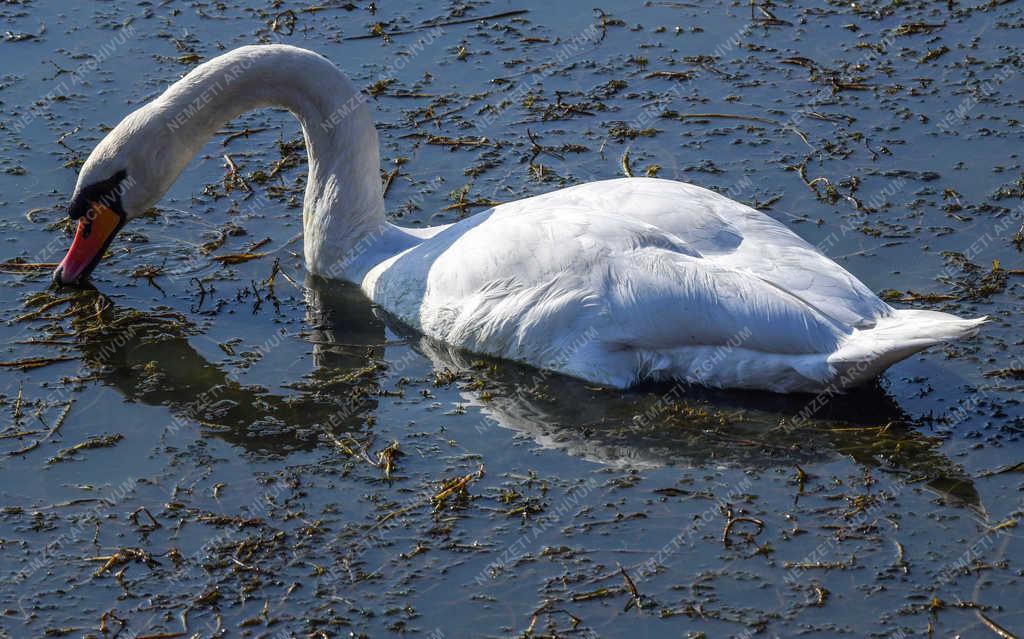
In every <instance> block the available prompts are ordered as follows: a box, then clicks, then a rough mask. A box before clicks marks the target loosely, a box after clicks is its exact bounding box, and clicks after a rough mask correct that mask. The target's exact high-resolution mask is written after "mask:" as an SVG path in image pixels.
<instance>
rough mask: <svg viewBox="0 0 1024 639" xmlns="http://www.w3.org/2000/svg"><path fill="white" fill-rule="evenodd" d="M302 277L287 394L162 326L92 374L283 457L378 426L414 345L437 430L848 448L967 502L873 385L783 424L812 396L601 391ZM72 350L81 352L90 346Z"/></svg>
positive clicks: (798, 449) (653, 458)
mask: <svg viewBox="0 0 1024 639" xmlns="http://www.w3.org/2000/svg"><path fill="white" fill-rule="evenodd" d="M307 288H308V299H307V308H308V311H307V317H306V330H305V331H303V337H304V338H305V339H306V340H307V341H308V342H309V348H311V349H312V353H313V361H314V364H315V370H314V371H313V372H312V373H310V374H309V375H307V376H306V377H304V378H303V379H301V380H298V381H296V380H279V381H278V382H277V384H278V385H280V386H284V387H287V388H288V389H289V390H290V391H293V392H289V393H281V392H278V393H274V392H269V391H267V390H266V389H263V388H259V387H252V386H244V385H241V384H239V383H238V382H237V381H235V380H236V377H237V374H238V369H232V368H229V367H226V366H224V365H216V364H213V363H211V362H209V361H208V360H206V359H204V358H203V357H202V356H201V355H200V354H199V353H198V352H197V351H196V350H195V349H194V348H193V347H192V345H191V344H190V343H189V338H187V337H183V336H173V335H171V336H164V337H163V338H162V339H159V340H155V341H154V340H151V339H148V338H146V337H145V335H144V334H140V336H139V337H138V338H136V339H133V340H130V341H129V342H128V343H127V344H125V345H124V346H123V347H122V348H120V349H119V351H118V353H117V354H116V356H114V357H109V356H108V357H106V358H105V361H106V362H107V366H106V367H105V369H104V372H105V379H106V380H107V381H109V382H110V383H111V384H112V385H114V386H115V387H116V388H118V389H119V390H120V391H121V392H122V393H123V394H124V395H125V396H126V397H127V398H129V399H132V400H135V401H140V402H144V403H147V404H162V405H167V406H170V407H171V408H172V409H173V410H174V411H175V412H176V413H177V414H179V415H181V416H182V417H183V418H188V419H191V420H196V421H199V422H200V423H202V424H203V427H204V430H205V431H206V432H208V433H210V434H213V435H214V436H216V437H219V438H221V439H223V440H225V441H228V442H230V443H232V444H236V445H239V446H243V447H245V448H246V449H248V450H251V451H254V452H264V453H268V452H269V453H275V454H285V453H287V452H288V451H290V450H295V449H310V448H313V447H315V446H317V445H320V444H319V442H320V440H321V439H322V435H323V433H324V431H325V430H326V431H330V432H332V433H333V434H335V435H340V434H351V435H353V436H354V437H358V436H365V435H366V431H367V429H372V428H376V427H374V426H372V425H368V424H369V423H370V422H372V419H369V420H368V418H370V417H372V416H373V415H374V413H375V411H377V409H378V408H379V405H380V403H381V402H382V401H387V398H386V397H383V396H384V395H387V394H388V393H391V392H394V390H395V389H396V387H397V385H398V384H399V382H398V379H397V377H398V375H396V374H393V373H394V371H393V370H392V373H388V368H389V362H391V364H392V368H394V366H393V364H394V362H395V361H396V360H397V359H398V358H399V357H404V358H408V357H409V356H410V351H409V349H412V352H411V355H412V356H413V357H416V358H423V357H425V358H426V359H427V360H429V363H430V365H431V366H430V367H432V369H433V379H431V380H424V379H420V380H412V381H411V382H410V383H409V384H408V385H407V388H406V393H409V394H411V393H418V392H420V391H421V390H423V389H429V390H430V391H431V392H432V393H434V394H435V395H436V396H437V400H436V401H441V402H447V403H449V404H451V408H452V409H453V410H454V409H456V407H457V406H459V405H461V406H462V407H464V408H469V409H470V410H466V412H465V416H464V417H465V418H464V419H462V420H452V419H448V420H446V424H447V425H448V426H449V427H450V428H459V427H461V428H476V429H478V430H483V429H486V428H491V427H493V426H494V425H497V426H500V427H501V428H506V429H510V430H512V431H515V432H517V433H520V434H522V435H526V436H529V437H530V438H531V439H532V440H534V441H535V442H537V444H539V445H540V446H543V447H546V448H554V449H559V450H563V451H565V452H566V453H568V454H571V455H575V456H579V457H583V458H586V459H588V460H592V461H595V462H599V463H602V464H608V465H613V466H618V467H635V468H645V467H656V466H665V465H676V466H689V467H707V466H721V465H729V466H737V467H746V468H752V469H771V468H780V467H787V468H793V467H795V466H797V465H801V464H809V463H813V462H820V461H827V460H829V459H831V458H837V457H839V456H844V455H845V456H848V457H849V458H851V459H853V460H854V461H855V462H857V463H858V464H860V465H862V466H864V467H866V468H871V469H877V470H878V471H882V472H889V473H894V474H900V475H905V476H907V477H908V478H909V479H913V480H921V481H923V482H925V484H926V485H927V486H929V487H930V488H932V489H933V490H935V491H936V492H938V493H940V494H941V495H942V496H943V497H945V498H947V499H950V500H953V501H956V502H959V503H964V504H968V505H972V506H977V505H978V494H977V492H976V491H975V489H974V486H973V484H972V483H971V481H970V479H969V478H967V477H965V476H964V475H963V473H962V472H961V471H960V470H959V469H958V467H957V466H956V464H954V463H953V462H952V461H951V460H950V459H948V458H947V457H946V456H944V455H943V454H942V453H941V452H940V451H939V446H938V444H939V442H938V441H936V440H933V439H932V438H929V437H927V436H925V435H922V434H921V433H919V432H918V431H917V430H914V429H912V428H910V427H908V426H906V425H905V422H907V421H908V417H907V415H906V414H905V413H904V412H903V411H902V410H901V409H900V407H899V406H898V405H897V404H896V403H895V402H894V401H893V400H892V399H891V398H890V397H889V396H888V395H886V393H885V392H884V391H882V390H881V389H880V388H878V387H867V388H863V389H861V390H859V391H857V392H855V393H850V394H848V395H842V396H835V397H832V398H831V399H829V401H827V402H821V405H820V406H817V405H814V406H813V407H812V408H814V410H812V411H810V413H811V414H810V416H809V417H808V418H807V419H806V420H801V422H800V425H799V426H794V425H793V423H792V422H793V420H794V418H796V417H797V416H799V415H807V414H808V410H807V409H808V405H809V402H813V401H814V398H813V397H812V396H806V395H804V396H784V395H775V394H769V393H752V392H716V391H709V390H704V389H699V388H693V387H686V388H683V387H665V386H659V387H650V388H642V389H636V390H633V391H630V392H620V391H611V390H607V389H600V388H596V387H593V386H590V385H588V384H587V383H585V382H581V381H578V380H574V379H568V378H564V377H559V376H557V375H553V374H548V373H545V372H542V371H538V370H536V369H532V368H528V367H524V366H519V365H517V364H514V363H509V362H499V361H495V360H492V359H488V358H483V357H481V356H478V355H474V354H468V353H464V352H459V351H456V350H454V349H451V348H449V347H447V346H445V345H443V344H438V343H436V342H433V341H432V340H429V339H427V338H424V337H422V336H420V335H417V334H415V333H413V332H411V331H409V329H407V328H405V327H403V326H401V325H399V324H397V323H395V322H393V321H391V320H390V319H389V318H387V317H384V316H383V315H382V314H381V313H380V312H379V311H378V310H377V309H375V308H374V307H373V305H372V304H371V303H370V302H369V301H367V300H366V298H365V297H364V296H363V295H362V293H360V291H359V290H358V288H357V287H355V286H352V285H347V284H341V283H338V282H325V281H321V280H318V279H315V278H309V279H308V280H307ZM193 339H194V338H193ZM287 339H292V338H287ZM293 341H295V340H293ZM299 344H301V343H299ZM83 348H84V349H85V350H87V351H88V349H89V348H90V345H89V343H87V342H86V343H84V344H83ZM307 352H308V351H307ZM399 352H402V353H404V354H399ZM420 363H421V364H425V362H423V361H422V360H420ZM430 367H427V368H430ZM140 371H144V372H145V374H140ZM435 385H436V387H435ZM385 386H387V388H385ZM472 409H476V410H472ZM409 410H411V411H415V410H417V408H416V407H415V406H410V407H409ZM460 425H461V426H460Z"/></svg>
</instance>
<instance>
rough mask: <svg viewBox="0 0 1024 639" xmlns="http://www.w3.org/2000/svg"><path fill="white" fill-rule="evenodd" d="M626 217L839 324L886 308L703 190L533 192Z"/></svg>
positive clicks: (607, 187)
mask: <svg viewBox="0 0 1024 639" xmlns="http://www.w3.org/2000/svg"><path fill="white" fill-rule="evenodd" d="M544 197H548V198H551V201H553V202H554V201H566V200H568V201H572V202H573V203H574V204H575V205H576V206H580V207H586V208H590V209H591V210H595V211H602V212H605V213H610V214H618V215H622V216H628V217H630V218H633V219H636V220H640V221H643V222H646V223H648V224H651V225H652V226H655V227H657V228H659V229H661V230H663V231H665V232H668V233H671V234H672V235H674V236H676V237H678V238H680V239H681V240H683V241H684V242H686V243H687V244H688V245H689V246H691V247H693V248H694V249H696V250H698V251H700V253H701V254H702V255H703V256H704V257H705V258H706V259H708V260H710V261H713V262H715V263H717V264H720V265H723V266H728V267H731V268H734V269H737V270H741V271H746V272H748V273H750V274H753V275H756V276H757V277H759V278H760V279H762V280H764V281H766V282H768V283H770V284H772V285H774V286H776V287H778V288H780V289H782V290H784V291H786V292H787V293H789V294H790V295H794V296H797V297H800V298H801V299H802V300H804V301H805V302H806V303H807V304H809V305H811V306H813V307H814V308H815V309H817V310H818V312H820V313H822V314H824V315H827V316H828V317H831V318H833V319H834V320H836V321H838V322H840V323H842V324H845V325H847V326H851V327H856V328H868V327H870V326H873V325H874V323H875V319H877V318H879V317H887V316H889V315H891V314H892V309H891V308H890V307H889V306H888V305H887V304H886V303H885V302H883V301H882V300H880V299H879V298H878V297H877V296H876V295H875V294H874V293H873V292H872V291H871V290H870V289H868V288H867V287H866V286H865V285H864V284H862V283H861V282H860V281H859V280H858V279H857V278H855V277H854V276H853V275H851V274H850V273H849V272H847V271H846V270H845V269H843V268H842V267H841V266H839V265H838V264H836V263H835V262H833V261H832V260H830V259H828V258H827V257H826V256H824V255H822V254H821V252H819V251H818V250H817V249H816V248H815V247H813V246H811V245H810V244H808V243H807V242H806V241H804V240H803V239H802V238H801V237H799V236H798V235H797V234H796V233H794V232H792V231H790V230H789V229H788V228H786V227H785V226H784V225H783V224H781V223H779V222H777V221H776V220H774V219H772V218H771V217H769V216H767V215H765V214H763V213H761V212H759V211H757V210H755V209H752V208H750V207H749V206H746V205H744V204H740V203H739V202H736V201H734V200H731V199H729V198H727V197H725V196H722V195H719V194H717V193H714V192H712V191H709V190H707V189H704V188H701V187H698V186H694V185H692V184H686V183H683V182H675V181H672V180H659V179H647V178H628V179H619V180H608V181H604V182H593V183H590V184H584V185H580V186H577V187H572V188H570V189H565V190H563V191H557V192H555V193H551V194H547V195H546V196H541V198H544Z"/></svg>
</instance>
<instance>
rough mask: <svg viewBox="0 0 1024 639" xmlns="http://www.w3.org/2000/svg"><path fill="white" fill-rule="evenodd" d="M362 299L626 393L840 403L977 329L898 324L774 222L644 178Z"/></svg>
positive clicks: (487, 223)
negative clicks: (728, 393)
mask: <svg viewBox="0 0 1024 639" xmlns="http://www.w3.org/2000/svg"><path fill="white" fill-rule="evenodd" d="M363 288H364V290H365V291H366V292H367V294H368V295H370V296H371V297H372V298H373V299H374V301H376V302H377V303H378V304H380V305H381V306H383V307H384V308H386V309H388V310H389V311H391V312H392V313H394V314H395V315H397V316H398V317H399V318H401V319H402V320H404V321H405V322H407V323H409V324H411V325H413V326H415V327H416V328H418V329H419V330H421V331H423V332H424V333H426V334H427V335H429V336H430V337H433V338H435V339H438V340H441V341H444V342H447V343H449V344H453V345H456V346H459V347H462V348H466V349H468V350H472V351H477V352H484V353H488V354H491V355H495V356H498V357H504V358H507V359H514V360H517V361H521V362H525V363H529V364H533V365H536V366H541V367H545V368H551V369H554V370H557V371H559V372H562V373H565V374H568V375H573V376H576V377H581V378H584V379H588V380H591V381H596V382H600V383H604V384H609V385H612V386H618V387H627V386H630V385H632V384H635V383H637V382H640V381H643V380H647V379H654V380H666V379H686V380H689V381H692V382H695V383H700V384H704V385H708V386H717V387H730V388H754V389H765V390H773V391H778V392H794V391H817V390H821V389H823V388H825V387H827V386H829V385H835V386H836V390H842V389H844V388H847V387H850V386H853V385H854V384H857V383H861V382H863V381H864V380H865V379H868V378H870V377H871V376H873V375H876V374H877V373H879V372H880V371H881V370H883V369H884V368H885V367H886V366H888V365H890V364H892V363H893V362H895V361H897V360H899V359H902V358H904V357H907V356H909V355H910V354H912V353H913V352H916V351H918V350H921V349H922V348H925V347H927V346H929V345H931V344H934V343H936V342H937V341H940V340H941V339H952V338H955V337H959V336H962V335H966V334H969V333H970V332H971V331H972V330H974V328H975V327H976V326H977V325H978V323H979V322H980V321H982V320H959V319H957V318H954V317H952V316H949V315H946V314H942V313H931V314H928V316H927V319H926V318H925V316H923V315H920V314H918V313H916V312H910V311H894V310H893V309H892V308H890V307H889V306H888V305H887V304H885V303H884V302H883V301H882V300H880V299H879V298H878V297H877V296H875V295H874V294H873V293H872V292H871V291H870V290H869V289H867V287H865V286H864V285H863V284H861V283H860V282H859V281H857V279H856V278H854V277H853V276H852V275H850V274H849V273H847V272H846V271H845V270H844V269H843V268H841V267H840V266H839V265H837V264H836V263H834V262H832V261H831V260H829V259H828V258H826V257H825V256H823V255H821V254H820V253H819V252H818V251H817V250H816V249H814V247H812V246H810V245H809V244H808V243H807V242H805V241H804V240H802V239H800V238H799V237H798V236H797V235H796V234H794V233H793V232H791V231H789V230H788V229H787V228H785V227H784V226H782V225H781V224H779V223H778V222H776V221H775V220H773V219H771V218H769V217H768V216H766V215H764V214H762V213H759V212H757V211H755V210H753V209H751V208H749V207H747V206H744V205H742V204H740V203H738V202H734V201H732V200H729V199H728V198H725V197H723V196H720V195H717V194H715V193H713V192H711V191H708V190H706V189H702V188H699V187H696V186H692V185H689V184H683V183H680V182H673V181H668V180H656V179H646V178H627V179H618V180H608V181H604V182H593V183H589V184H583V185H580V186H576V187H572V188H568V189H564V190H561V191H556V192H553V193H548V194H545V195H541V196H537V197H533V198H529V199H526V200H521V201H518V202H512V203H509V204H503V205H501V206H498V207H495V208H494V209H491V210H488V211H484V212H482V213H480V214H478V215H476V216H474V217H472V218H469V219H467V220H464V221H463V222H460V223H458V224H454V225H452V226H450V227H447V228H445V229H444V230H442V231H440V232H439V233H437V234H436V235H434V236H432V237H430V238H427V239H424V240H423V241H422V242H421V243H420V244H419V245H418V246H415V247H413V248H411V249H409V250H408V251H406V252H404V253H403V254H402V255H401V256H400V257H398V258H397V259H394V260H392V261H389V262H388V264H387V266H386V267H384V268H380V269H377V270H376V271H375V272H374V273H373V275H372V277H370V278H367V279H366V280H364V282H363ZM873 327H875V328H873ZM580 335H591V338H590V339H588V340H586V341H583V342H580V340H578V339H576V338H578V337H579V336H580ZM574 339H575V342H574ZM567 345H571V348H569V349H567Z"/></svg>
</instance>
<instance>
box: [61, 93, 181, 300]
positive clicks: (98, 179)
mask: <svg viewBox="0 0 1024 639" xmlns="http://www.w3.org/2000/svg"><path fill="white" fill-rule="evenodd" d="M151 110H152V109H151V108H149V107H143V108H142V109H139V110H138V111H136V112H134V113H132V114H131V115H129V116H128V117H126V118H125V119H124V120H122V121H121V123H120V124H118V125H117V126H116V127H114V129H113V130H111V131H110V133H108V134H107V136H106V137H105V138H103V140H102V141H101V142H100V143H99V144H98V145H97V146H96V148H95V149H93V151H92V153H90V154H89V157H88V159H87V160H86V161H85V164H83V165H82V170H81V172H80V173H79V174H78V183H77V184H76V185H75V191H74V193H73V194H72V196H71V201H70V203H69V204H68V216H69V217H70V218H71V219H72V220H75V221H76V222H77V225H78V226H77V228H76V230H75V238H74V240H73V241H72V242H71V248H70V249H68V253H67V255H66V256H64V259H63V260H61V263H60V265H59V266H58V267H57V270H56V271H54V274H53V280H54V282H56V283H58V284H78V283H81V282H83V281H84V280H85V279H86V278H87V277H88V276H89V274H90V273H91V272H92V270H93V269H94V268H96V264H98V263H99V261H100V258H102V257H103V254H104V253H105V252H106V250H107V247H108V246H110V242H111V241H112V240H113V239H114V236H115V235H117V232H118V231H120V230H121V227H123V226H124V225H125V223H126V222H127V221H128V220H131V219H132V218H135V217H138V216H140V215H142V214H143V213H145V212H146V211H147V210H149V208H150V207H152V206H153V205H154V204H155V203H156V202H157V201H158V200H159V199H160V197H161V196H162V195H163V194H164V192H166V191H167V189H168V188H169V187H170V185H171V183H172V182H173V181H174V178H175V177H176V176H177V174H178V172H179V171H180V168H179V166H180V164H182V163H181V162H176V161H175V158H174V156H175V155H178V151H179V150H178V149H177V148H176V147H177V146H178V145H177V144H176V143H175V140H174V138H173V136H171V135H169V134H168V130H167V128H166V127H160V126H156V125H155V123H156V121H157V120H158V119H157V118H154V117H153V116H154V114H153V113H151V112H150V111H151ZM176 165H179V166H176Z"/></svg>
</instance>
